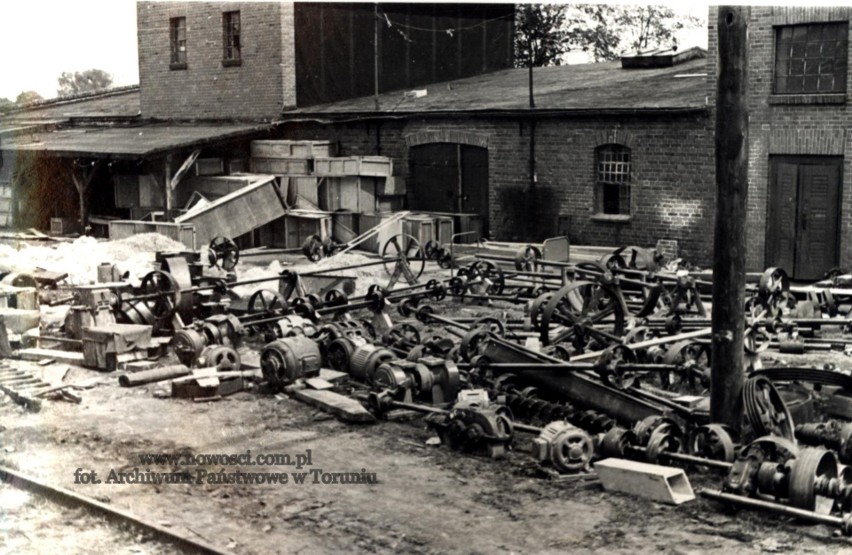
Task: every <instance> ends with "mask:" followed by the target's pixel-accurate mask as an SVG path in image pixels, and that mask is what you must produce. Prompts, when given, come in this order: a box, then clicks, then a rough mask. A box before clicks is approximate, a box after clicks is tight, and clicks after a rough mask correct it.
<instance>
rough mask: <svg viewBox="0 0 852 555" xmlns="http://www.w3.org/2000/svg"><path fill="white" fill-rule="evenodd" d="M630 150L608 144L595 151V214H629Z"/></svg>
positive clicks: (622, 146)
mask: <svg viewBox="0 0 852 555" xmlns="http://www.w3.org/2000/svg"><path fill="white" fill-rule="evenodd" d="M630 176H631V163H630V149H629V148H628V147H626V146H624V145H618V144H609V145H602V146H599V147H598V148H596V149H595V212H596V213H598V214H612V215H629V214H630Z"/></svg>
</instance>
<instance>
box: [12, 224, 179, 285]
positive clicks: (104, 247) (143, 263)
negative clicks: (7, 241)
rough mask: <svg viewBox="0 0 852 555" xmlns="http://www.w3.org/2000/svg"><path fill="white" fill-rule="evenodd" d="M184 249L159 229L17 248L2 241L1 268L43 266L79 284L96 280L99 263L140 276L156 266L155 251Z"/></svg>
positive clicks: (137, 277) (22, 268) (132, 277)
mask: <svg viewBox="0 0 852 555" xmlns="http://www.w3.org/2000/svg"><path fill="white" fill-rule="evenodd" d="M184 250H186V247H184V246H183V245H182V244H181V243H179V242H177V241H173V240H172V239H169V238H168V237H166V236H164V235H160V234H159V233H142V234H139V235H134V236H132V237H128V238H127V239H121V240H118V241H103V240H100V241H99V240H97V239H95V238H93V237H80V238H79V239H76V240H75V241H73V242H70V243H52V244H50V245H32V244H21V245H18V247H17V248H15V247H12V246H9V245H0V270H4V271H10V270H11V271H18V272H27V271H31V270H33V269H35V268H41V269H43V270H47V271H50V272H58V273H67V274H68V279H67V280H66V281H67V282H68V283H71V284H75V285H78V284H86V283H93V282H95V281H97V277H98V265H99V264H101V263H104V262H108V263H110V264H116V265H117V266H118V268H119V270H120V271H121V272H122V273H124V272H129V274H130V278H131V279H132V280H137V279H139V278H141V277H142V276H143V275H145V274H146V273H148V272H150V271H151V270H153V269H154V253H156V252H158V251H169V252H173V251H184Z"/></svg>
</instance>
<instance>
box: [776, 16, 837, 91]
mask: <svg viewBox="0 0 852 555" xmlns="http://www.w3.org/2000/svg"><path fill="white" fill-rule="evenodd" d="M848 40H849V23H848V22H843V23H814V24H809V25H786V26H783V27H777V28H776V29H775V83H774V92H775V94H820V93H822V94H829V93H842V92H846V60H847V56H848V54H847V52H848Z"/></svg>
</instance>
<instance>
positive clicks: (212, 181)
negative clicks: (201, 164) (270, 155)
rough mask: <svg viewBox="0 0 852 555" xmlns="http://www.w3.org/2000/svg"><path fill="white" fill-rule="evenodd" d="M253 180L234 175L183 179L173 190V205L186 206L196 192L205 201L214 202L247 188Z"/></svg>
mask: <svg viewBox="0 0 852 555" xmlns="http://www.w3.org/2000/svg"><path fill="white" fill-rule="evenodd" d="M254 180H255V178H254V177H252V176H234V175H220V176H201V177H189V178H186V179H184V180H183V181H182V182H181V184H180V185H178V187H177V189H176V190H175V205H176V206H181V207H183V206H186V203H187V202H188V201H189V199H190V197H191V196H192V194H193V193H196V192H197V193H199V194H200V195H203V196H204V198H206V199H207V200H216V199H217V198H221V197H224V196H225V195H229V194H231V193H233V192H234V191H239V190H240V189H242V188H243V187H248V186H249V185H250V184H251V182H252V181H254Z"/></svg>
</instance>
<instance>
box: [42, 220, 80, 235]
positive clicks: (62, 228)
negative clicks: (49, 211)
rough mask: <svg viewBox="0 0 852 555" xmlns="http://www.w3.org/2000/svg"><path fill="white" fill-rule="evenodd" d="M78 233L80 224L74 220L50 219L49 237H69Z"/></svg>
mask: <svg viewBox="0 0 852 555" xmlns="http://www.w3.org/2000/svg"><path fill="white" fill-rule="evenodd" d="M80 231H81V230H80V222H79V221H78V220H77V219H76V218H50V234H51V235H70V234H72V233H80Z"/></svg>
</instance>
